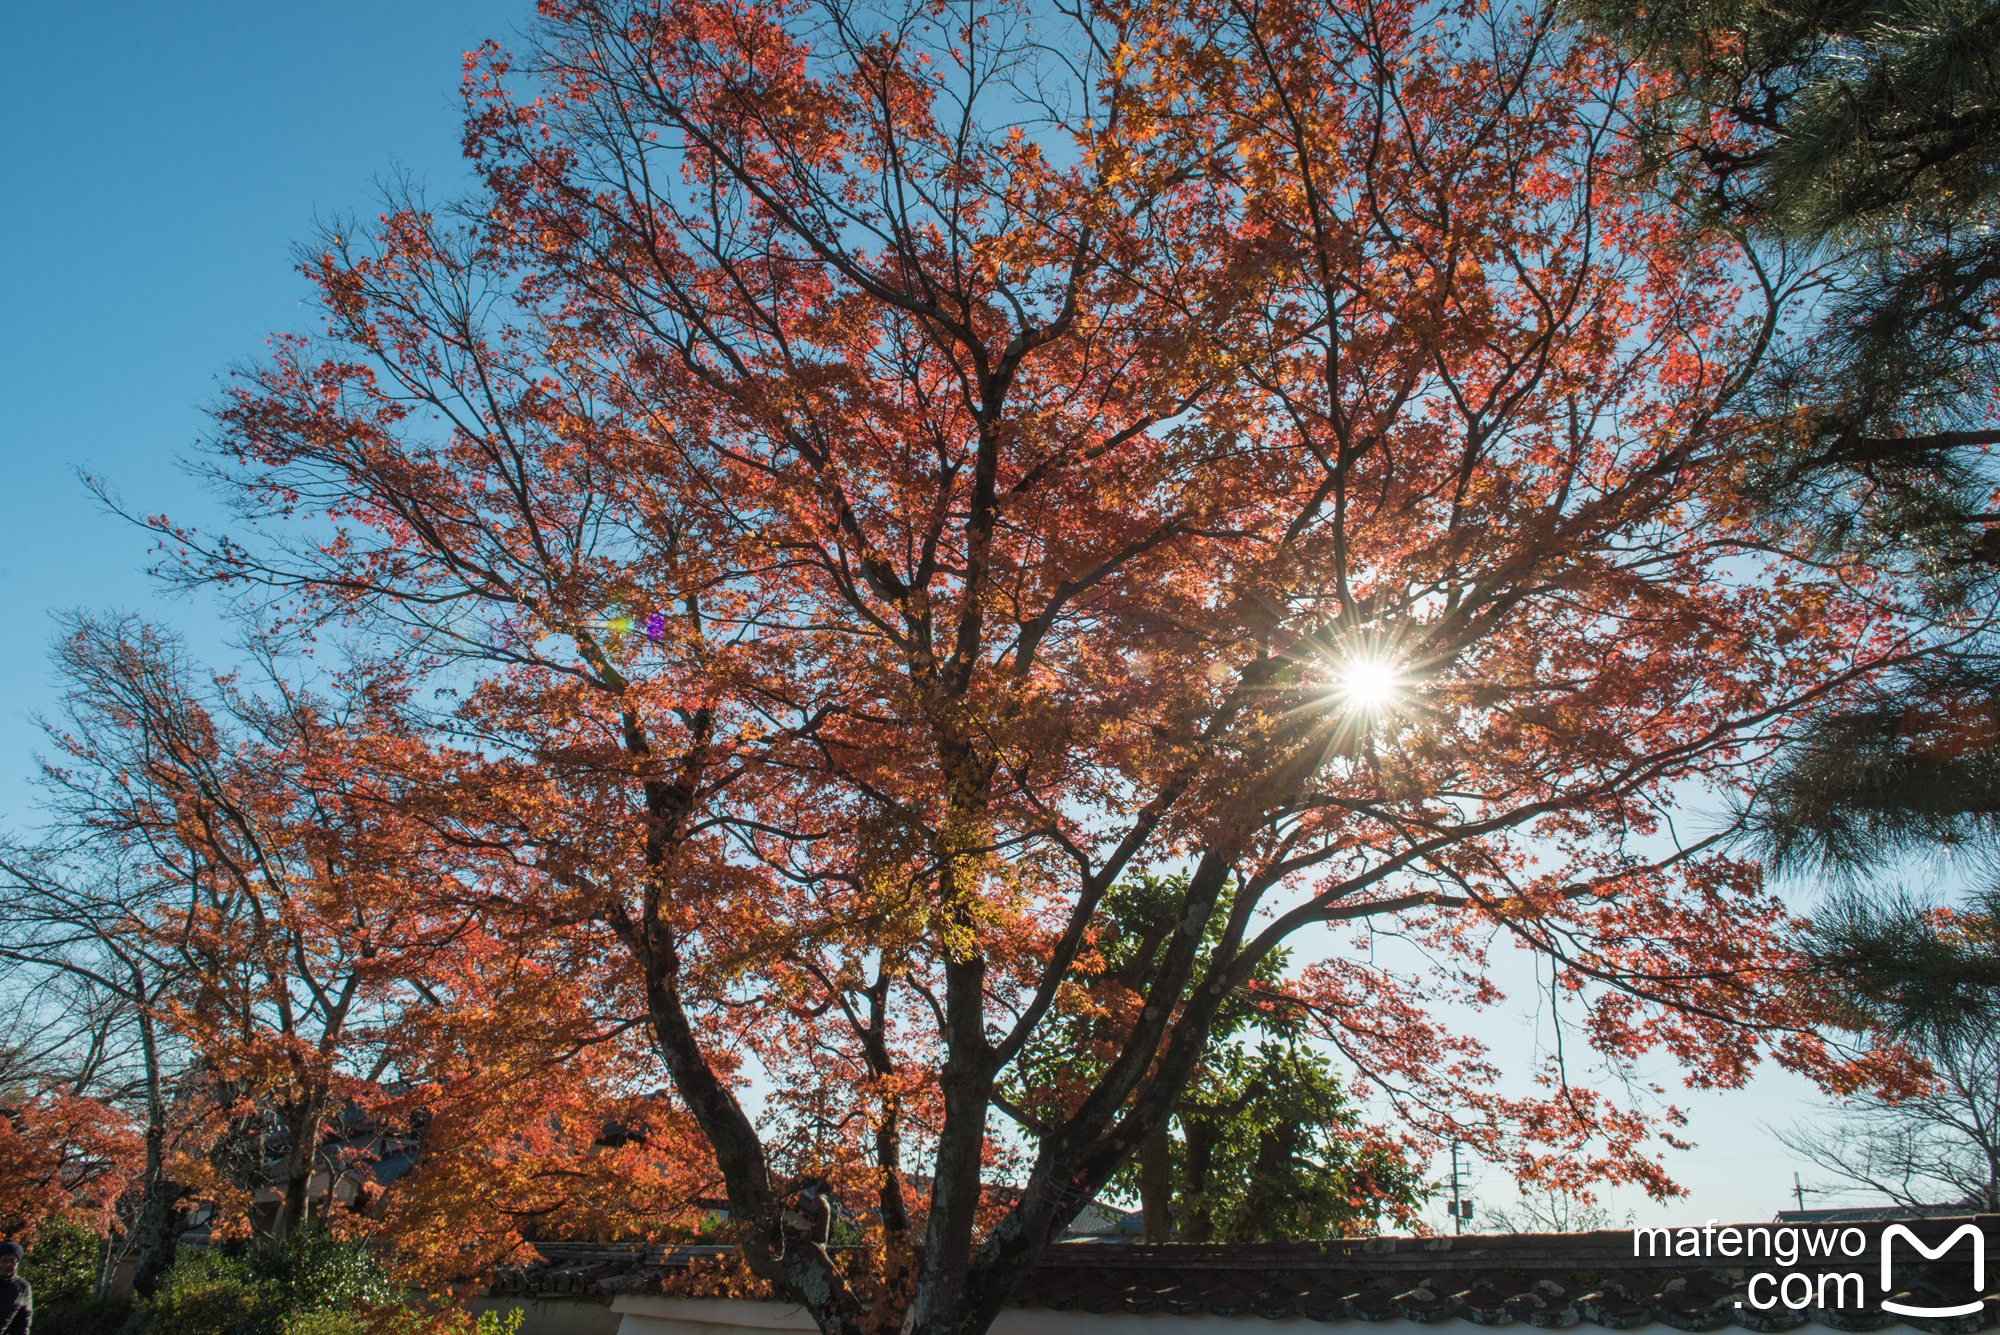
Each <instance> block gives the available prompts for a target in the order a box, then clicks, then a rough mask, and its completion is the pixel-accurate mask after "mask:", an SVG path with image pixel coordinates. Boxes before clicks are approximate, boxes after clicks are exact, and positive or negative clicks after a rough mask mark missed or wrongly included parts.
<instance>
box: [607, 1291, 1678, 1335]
mask: <svg viewBox="0 0 2000 1335" xmlns="http://www.w3.org/2000/svg"><path fill="white" fill-rule="evenodd" d="M611 1310H612V1311H614V1312H617V1313H620V1314H621V1315H622V1316H623V1317H624V1320H623V1321H622V1322H620V1323H619V1326H618V1335H747V1332H751V1331H809V1330H813V1329H814V1326H813V1323H812V1318H811V1317H809V1316H807V1315H806V1314H805V1310H804V1309H803V1308H800V1307H793V1306H790V1305H788V1304H785V1303H760V1302H750V1301H748V1300H745V1299H741V1298H661V1297H657V1296H647V1295H639V1294H632V1295H620V1296H619V1297H618V1298H616V1299H614V1300H613V1301H612V1304H611ZM1340 1324H1341V1325H1342V1326H1343V1327H1346V1328H1348V1330H1349V1331H1350V1333H1351V1335H1352V1333H1353V1332H1358V1331H1360V1330H1363V1329H1366V1328H1367V1327H1366V1325H1365V1324H1364V1323H1361V1322H1341V1323H1340ZM1381 1324H1382V1325H1383V1326H1384V1327H1385V1335H1386V1327H1388V1326H1389V1325H1390V1324H1391V1323H1388V1322H1384V1323H1381ZM1393 1324H1394V1325H1395V1326H1397V1327H1399V1330H1398V1331H1397V1335H1414V1332H1416V1331H1419V1330H1421V1331H1422V1332H1424V1335H1493V1332H1492V1330H1491V1329H1490V1328H1488V1327H1486V1326H1480V1325H1475V1324H1474V1323H1473V1322H1470V1321H1465V1320H1462V1319H1457V1318H1454V1319H1453V1320H1450V1321H1440V1322H1437V1323H1436V1324H1434V1325H1429V1326H1412V1325H1411V1324H1410V1323H1408V1322H1402V1321H1398V1322H1395V1323H1393ZM1325 1329H1326V1325H1325V1323H1324V1322H1319V1321H1314V1320H1312V1319H1311V1318H1309V1317H1302V1316H1288V1317H1284V1318H1281V1319H1279V1320H1277V1321H1267V1320H1265V1319H1264V1318H1262V1317H1259V1316H1256V1315H1254V1314H1251V1313H1245V1314H1244V1315H1242V1316H1210V1315H1208V1314H1207V1313H1203V1314H1201V1315H1199V1316H1175V1315H1174V1314H1173V1313H1171V1312H1147V1313H1145V1314H1144V1315H1143V1316H1142V1315H1137V1314H1134V1313H1132V1312H1112V1313H1107V1314H1105V1315H1103V1316H1099V1315H1096V1314H1095V1313H1091V1312H1085V1311H1083V1310H1081V1309H1074V1310H1071V1311H1068V1312H1052V1311H1050V1310H1049V1309H1048V1308H1046V1307H1025V1308H1024V1307H1010V1308H1008V1309H1007V1310H1006V1311H1004V1312H1002V1313H1001V1314H1000V1319H999V1320H997V1321H995V1322H994V1323H993V1335H1264V1332H1266V1331H1269V1332H1271V1335H1277V1332H1280V1331H1293V1332H1301V1333H1302V1332H1304V1331H1307V1330H1311V1331H1315V1332H1320V1331H1324V1330H1325ZM1637 1329H1638V1330H1640V1331H1644V1332H1648V1335H1680V1333H1679V1332H1678V1331H1674V1330H1672V1329H1671V1328H1670V1327H1668V1326H1665V1325H1661V1324H1659V1323H1657V1322H1649V1323H1647V1324H1646V1325H1644V1326H1640V1327H1638V1328H1637Z"/></svg>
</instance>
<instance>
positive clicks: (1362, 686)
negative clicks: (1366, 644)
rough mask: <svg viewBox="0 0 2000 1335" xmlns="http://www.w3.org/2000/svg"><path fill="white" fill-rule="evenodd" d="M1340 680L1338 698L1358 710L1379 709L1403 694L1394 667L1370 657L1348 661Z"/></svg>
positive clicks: (1341, 670)
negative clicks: (1339, 696)
mask: <svg viewBox="0 0 2000 1335" xmlns="http://www.w3.org/2000/svg"><path fill="white" fill-rule="evenodd" d="M1339 681H1340V695H1341V698H1342V699H1343V700H1345V701H1346V702H1347V703H1348V704H1350V705H1353V706H1354V707H1355V708H1357V709H1380V708H1382V707H1383V706H1385V705H1387V704H1389V703H1390V702H1391V701H1392V700H1394V699H1395V698H1396V697H1397V696H1398V695H1399V694H1401V691H1402V683H1401V682H1400V681H1399V680H1398V679H1397V673H1396V669H1395V667H1394V666H1393V665H1392V664H1390V663H1388V662H1387V661H1385V660H1383V659H1380V658H1376V657H1374V656H1373V655H1368V656H1365V657H1359V658H1353V659H1350V660H1349V661H1348V662H1347V663H1346V664H1345V665H1344V666H1343V667H1342V668H1341V669H1340V674H1339Z"/></svg>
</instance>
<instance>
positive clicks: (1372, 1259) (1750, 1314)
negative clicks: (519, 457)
mask: <svg viewBox="0 0 2000 1335" xmlns="http://www.w3.org/2000/svg"><path fill="white" fill-rule="evenodd" d="M1965 1222H1966V1220H1965V1219H1964V1218H1962V1217H1961V1218H1959V1219H1954V1220H1950V1221H1946V1220H1939V1219H1929V1220H1922V1221H1911V1222H1910V1223H1909V1227H1910V1228H1911V1229H1912V1231H1913V1232H1915V1233H1916V1234H1917V1236H1919V1237H1920V1238H1923V1239H1924V1240H1925V1241H1926V1242H1928V1243H1935V1242H1940V1241H1942V1240H1943V1239H1944V1238H1945V1237H1946V1236H1948V1235H1949V1234H1950V1232H1951V1231H1952V1230H1953V1229H1955V1228H1957V1227H1958V1226H1959V1225H1961V1224H1963V1223H1965ZM1976 1222H1978V1223H1980V1224H1981V1225H1982V1227H1984V1226H1986V1225H1990V1224H2000V1217H1996V1216H1981V1217H1979V1218H1978V1219H1977V1221H1976ZM1885 1226H1886V1225H1885V1224H1883V1223H1881V1222H1879V1221H1878V1222H1874V1223H1872V1224H1860V1225H1856V1227H1859V1228H1860V1229H1861V1230H1862V1232H1863V1233H1864V1235H1865V1236H1866V1239H1867V1248H1866V1250H1865V1251H1864V1252H1863V1253H1862V1254H1861V1255H1860V1256H1858V1257H1834V1258H1827V1257H1820V1258H1810V1259H1809V1258H1807V1257H1804V1256H1801V1257H1799V1258H1798V1263H1797V1264H1796V1265H1795V1266H1792V1267H1788V1269H1792V1270H1797V1271H1802V1272H1808V1273H1817V1272H1819V1271H1821V1270H1831V1271H1854V1270H1859V1271H1861V1272H1862V1273H1863V1276H1864V1279H1865V1280H1866V1281H1867V1284H1866V1288H1867V1292H1868V1293H1870V1294H1872V1293H1873V1292H1874V1290H1875V1283H1874V1281H1875V1267H1876V1265H1877V1264H1878V1258H1879V1255H1880V1253H1879V1252H1878V1251H1877V1250H1876V1245H1877V1238H1878V1236H1879V1233H1880V1231H1881V1229H1882V1228H1884V1227H1885ZM1739 1227H1763V1228H1767V1229H1768V1228H1772V1227H1774V1226H1773V1225H1768V1224H1766V1225H1750V1226H1739ZM1932 1235H1936V1236H1935V1237H1933V1236H1932ZM842 1250H846V1249H842ZM1963 1250H1964V1249H1963V1248H1961V1249H1960V1251H1961V1252H1962V1251H1963ZM541 1251H542V1253H543V1254H544V1256H545V1257H546V1258H547V1259H546V1260H544V1261H542V1262H540V1263H538V1264H536V1265H534V1266H530V1267H525V1268H521V1269H515V1270H507V1271H502V1272H501V1273H499V1274H497V1275H495V1276H494V1281H493V1292H494V1294H495V1295H496V1296H499V1295H503V1294H522V1295H527V1294H574V1295H576V1296H578V1297H582V1298H593V1297H594V1298H596V1300H597V1301H606V1300H607V1298H608V1296H610V1295H616V1294H619V1293H675V1294H679V1295H682V1296H687V1297H703V1296H714V1297H721V1296H735V1297H767V1298H775V1297H776V1296H777V1295H776V1294H774V1293H772V1292H770V1290H769V1289H768V1287H765V1286H762V1284H761V1281H757V1280H754V1279H752V1278H750V1277H749V1276H748V1275H747V1273H745V1272H744V1271H743V1269H742V1267H741V1264H740V1262H738V1261H737V1260H736V1255H735V1249H734V1248H731V1247H665V1248H663V1247H646V1248H639V1247H611V1246H581V1245H576V1244H561V1243H546V1244H542V1246H541ZM855 1251H856V1252H858V1251H859V1249H855ZM1633 1251H1634V1245H1633V1234H1632V1232H1631V1231H1630V1230H1616V1231H1607V1232H1602V1233H1529V1234H1485V1235H1475V1236H1467V1237H1438V1238H1422V1237H1417V1238H1360V1239H1352V1240H1343V1241H1331V1242H1293V1243H1272V1244H1261V1243H1260V1244H1241V1245H1235V1244H1217V1245H1197V1244H1186V1243H1156V1244H1121V1243H1089V1242H1072V1243H1059V1244H1057V1245H1055V1246H1052V1247H1050V1248H1049V1249H1048V1251H1047V1252H1045V1253H1044V1254H1043V1257H1042V1260H1041V1262H1040V1263H1039V1264H1038V1265H1037V1266H1036V1267H1035V1269H1034V1270H1033V1271H1032V1272H1031V1273H1030V1274H1029V1275H1028V1277H1027V1278H1026V1279H1025V1280H1024V1281H1023V1282H1022V1284H1021V1286H1020V1287H1019V1289H1017V1290H1016V1292H1015V1294H1014V1300H1013V1301H1014V1304H1015V1306H1018V1307H1040V1308H1046V1309H1051V1310H1054V1311H1061V1312H1069V1311H1076V1312H1082V1313H1093V1314H1108V1313H1115V1312H1129V1313H1146V1312H1159V1313H1168V1314H1172V1315H1180V1316H1191V1315H1198V1314H1206V1315H1210V1316H1219V1317H1233V1316H1258V1317H1265V1318H1269V1319H1274V1320H1275V1319H1278V1318H1283V1317H1304V1318H1306V1319H1308V1320H1311V1321H1318V1322H1347V1321H1359V1322H1369V1323H1373V1322H1381V1321H1397V1320H1401V1321H1411V1322H1416V1323H1418V1324H1421V1325H1429V1324H1433V1323H1436V1322H1440V1321H1448V1320H1452V1319H1454V1318H1456V1319H1461V1320H1465V1321H1470V1322H1473V1323H1475V1324H1478V1325H1482V1326H1505V1325H1515V1324H1519V1325H1523V1326H1532V1327H1541V1328H1545V1329H1563V1328H1566V1327H1572V1326H1584V1327H1589V1326H1596V1327H1602V1328H1605V1329H1609V1330H1628V1329H1631V1328H1632V1327H1635V1326H1642V1325H1647V1324H1650V1323H1655V1322H1657V1323H1660V1324H1662V1325H1665V1326H1668V1327H1671V1328H1673V1329H1675V1330H1683V1331H1713V1330H1718V1329H1721V1328H1723V1327H1727V1326H1735V1327H1740V1328H1743V1329H1747V1330H1751V1331H1757V1332H1778V1331H1788V1330H1792V1329H1795V1328H1797V1327H1800V1326H1804V1325H1808V1324H1816V1325H1821V1326H1827V1327H1831V1328H1833V1329H1835V1330H1840V1331H1856V1332H1860V1331H1874V1330H1881V1329H1883V1328H1885V1327H1888V1326H1891V1325H1894V1324H1896V1318H1894V1317H1892V1316H1889V1315H1887V1314H1885V1313H1883V1312H1881V1311H1880V1310H1879V1308H1878V1307H1876V1306H1875V1305H1873V1304H1872V1303H1870V1304H1869V1305H1866V1306H1862V1307H1854V1308H1821V1307H1818V1306H1810V1307H1806V1308H1803V1309H1800V1310H1790V1309H1788V1308H1786V1307H1784V1306H1782V1305H1773V1306H1771V1307H1769V1308H1768V1309H1766V1310H1761V1311H1760V1310H1758V1308H1757V1307H1756V1306H1755V1305H1754V1304H1753V1303H1752V1302H1750V1301H1749V1300H1748V1299H1749V1295H1748V1294H1747V1292H1746V1288H1747V1283H1748V1280H1749V1278H1750V1277H1751V1276H1753V1275H1755V1274H1757V1273H1759V1272H1760V1271H1773V1272H1775V1271H1777V1270H1779V1269H1780V1268H1779V1267H1777V1266H1776V1265H1774V1264H1772V1263H1770V1262H1768V1261H1764V1260H1762V1259H1760V1260H1759V1261H1758V1262H1757V1263H1755V1264H1751V1265H1749V1266H1748V1267H1745V1266H1743V1265H1740V1264H1739V1265H1735V1266H1731V1265H1729V1264H1727V1263H1726V1262H1720V1261H1717V1260H1715V1259H1714V1258H1707V1259H1704V1260H1700V1261H1691V1260H1689V1259H1687V1258H1685V1257H1658V1256H1640V1257H1635V1256H1634V1255H1633ZM850 1259H851V1260H853V1261H857V1262H858V1261H859V1260H861V1259H862V1258H861V1257H860V1256H859V1255H856V1256H853V1257H851V1258H850ZM1912 1259H1914V1258H1912ZM1897 1274H1898V1276H1899V1278H1903V1279H1904V1281H1905V1282H1906V1283H1908V1284H1910V1286H1911V1287H1910V1290H1909V1292H1908V1295H1907V1296H1905V1297H1903V1299H1902V1301H1903V1302H1904V1304H1905V1305H1908V1306H1917V1307H1947V1306H1952V1305H1955V1304H1962V1303H1965V1302H1968V1301H1970V1300H1971V1299H1972V1298H1973V1297H1975V1296H1979V1297H1985V1295H1975V1294H1974V1293H1973V1292H1972V1291H1971V1290H1970V1289H1969V1288H1968V1287H1967V1280H1968V1275H1967V1273H1966V1266H1965V1264H1964V1258H1963V1257H1962V1256H1955V1257H1951V1258H1948V1259H1947V1260H1946V1261H1941V1262H1939V1263H1938V1264H1937V1265H1935V1266H1924V1267H1921V1268H1919V1267H1917V1266H1914V1265H1911V1264H1908V1263H1906V1262H1905V1261H1904V1260H1903V1258H1901V1257H1899V1259H1898V1267H1897ZM1767 1295H1768V1289H1767ZM1866 1296H1867V1295H1866V1294H1864V1297H1866ZM1996 1317H2000V1299H1995V1298H1991V1297H1986V1299H1985V1302H1984V1304H1983V1306H1982V1308H1981V1310H1979V1311H1978V1312H1975V1313H1973V1314H1972V1315H1969V1316H1960V1317H1946V1318H1926V1317H1906V1318H1903V1320H1904V1322H1905V1323H1907V1324H1908V1325H1911V1326H1914V1327H1916V1328H1918V1329H1920V1330H1922V1331H1925V1332H1926V1333H1927V1335H1969V1332H1972V1331H1977V1330H1983V1329H1985V1328H1987V1327H1988V1326H1990V1325H1992V1324H1994V1321H1995V1318H1996Z"/></svg>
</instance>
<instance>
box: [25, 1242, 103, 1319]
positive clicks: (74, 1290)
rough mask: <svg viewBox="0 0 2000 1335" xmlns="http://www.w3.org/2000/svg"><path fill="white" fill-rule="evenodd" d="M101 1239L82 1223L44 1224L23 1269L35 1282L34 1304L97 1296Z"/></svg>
mask: <svg viewBox="0 0 2000 1335" xmlns="http://www.w3.org/2000/svg"><path fill="white" fill-rule="evenodd" d="M103 1260H104V1239H103V1238H100V1237H98V1236H97V1235H96V1234H95V1233H93V1232H91V1231H90V1230H89V1229H87V1228H85V1227H83V1226H82V1225H81V1224H72V1223H68V1222H61V1223H47V1224H43V1225H42V1227H41V1230H40V1231H39V1232H37V1233H36V1234H35V1245H34V1247H33V1249H32V1250H30V1251H29V1252H28V1259H27V1260H26V1261H25V1262H24V1263H23V1265H22V1273H23V1274H24V1275H25V1276H26V1277H27V1279H28V1282H29V1283H31V1284H33V1285H34V1286H35V1306H36V1307H38V1308H39V1307H62V1306H68V1305H71V1304H75V1303H84V1302H88V1301H89V1300H90V1299H92V1298H94V1297H96V1296H97V1267H98V1266H99V1265H100V1264H101V1263H102V1262H103Z"/></svg>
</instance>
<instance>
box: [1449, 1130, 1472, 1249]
mask: <svg viewBox="0 0 2000 1335" xmlns="http://www.w3.org/2000/svg"><path fill="white" fill-rule="evenodd" d="M1471 1213H1472V1211H1471V1210H1469V1209H1467V1208H1466V1203H1465V1189H1464V1188H1463V1187H1462V1186H1461V1185H1460V1184H1459V1179H1458V1142H1457V1141H1455V1140H1454V1141H1452V1142H1451V1231H1452V1232H1453V1233H1463V1232H1465V1216H1467V1215H1468V1214H1471Z"/></svg>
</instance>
